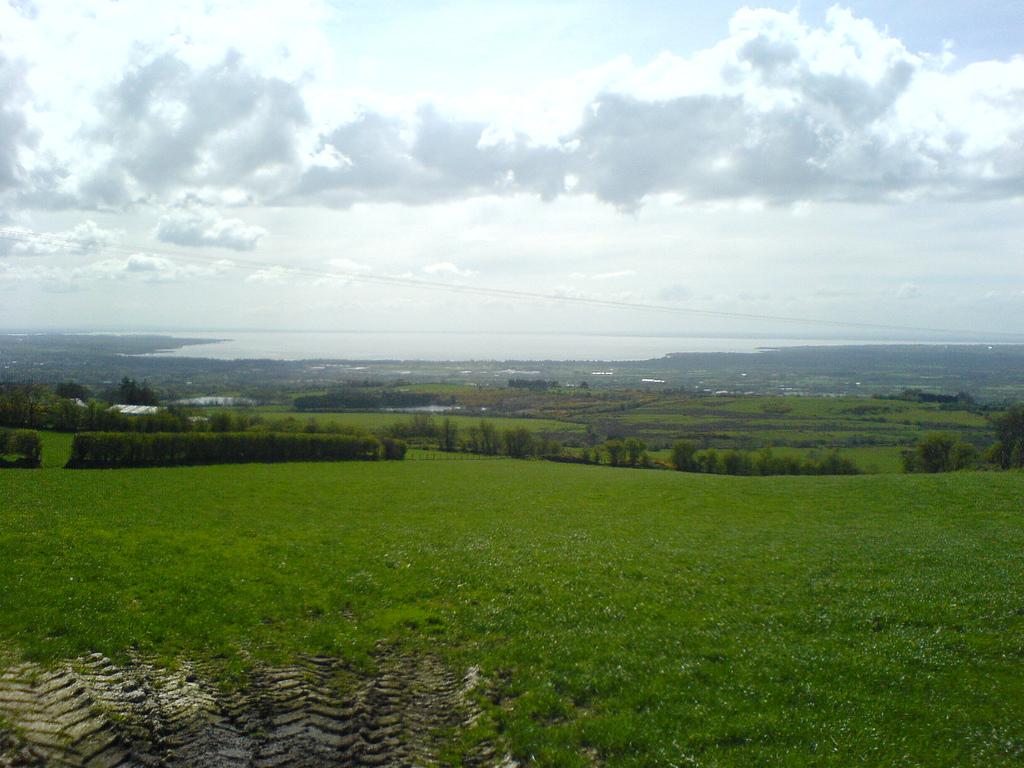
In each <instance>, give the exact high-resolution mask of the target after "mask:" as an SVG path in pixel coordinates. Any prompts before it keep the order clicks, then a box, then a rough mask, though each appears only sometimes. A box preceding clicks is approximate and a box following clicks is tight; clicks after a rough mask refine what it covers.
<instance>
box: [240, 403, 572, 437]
mask: <svg viewBox="0 0 1024 768" xmlns="http://www.w3.org/2000/svg"><path fill="white" fill-rule="evenodd" d="M257 413H259V415H261V416H263V418H264V419H265V420H266V421H267V422H269V423H274V422H275V421H277V420H279V419H285V418H292V419H295V420H297V421H299V422H301V423H305V422H307V421H309V420H311V419H312V420H313V421H316V422H317V423H318V424H339V425H343V426H348V427H362V428H364V429H368V430H380V429H384V428H385V427H388V426H391V425H392V424H405V423H408V422H409V420H410V419H412V417H413V415H414V414H411V413H381V412H377V411H372V412H350V411H346V412H343V413H318V412H309V411H292V410H285V409H277V408H274V407H273V406H269V407H265V408H260V409H259V410H258V411H257ZM417 415H428V416H430V418H432V419H433V420H434V422H435V423H438V424H440V423H441V422H442V421H444V419H451V421H452V423H453V424H455V425H456V426H457V427H458V428H459V429H465V428H468V427H475V426H477V425H478V424H479V423H480V421H481V420H486V421H487V422H488V423H489V424H492V425H494V427H495V428H496V429H515V428H518V427H525V428H526V429H528V430H530V431H531V432H582V431H583V430H585V429H586V427H585V426H584V425H582V424H578V423H575V422H571V421H555V420H554V419H532V418H528V419H524V418H509V417H502V416H489V415H487V414H486V413H482V414H474V415H472V416H470V415H463V414H417Z"/></svg>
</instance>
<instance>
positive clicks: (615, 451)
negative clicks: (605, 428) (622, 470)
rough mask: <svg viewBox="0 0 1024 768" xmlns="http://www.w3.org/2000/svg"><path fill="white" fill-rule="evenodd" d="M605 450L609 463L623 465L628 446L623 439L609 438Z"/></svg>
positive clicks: (616, 465)
mask: <svg viewBox="0 0 1024 768" xmlns="http://www.w3.org/2000/svg"><path fill="white" fill-rule="evenodd" d="M604 452H605V453H606V454H607V455H608V463H609V464H611V465H612V466H613V467H621V466H622V461H623V458H624V456H625V453H626V446H625V444H624V443H623V442H622V441H621V440H607V441H606V442H605V444H604Z"/></svg>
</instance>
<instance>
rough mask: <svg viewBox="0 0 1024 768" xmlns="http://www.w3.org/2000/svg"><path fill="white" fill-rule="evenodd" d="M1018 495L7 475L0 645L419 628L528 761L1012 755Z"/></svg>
mask: <svg viewBox="0 0 1024 768" xmlns="http://www.w3.org/2000/svg"><path fill="white" fill-rule="evenodd" d="M47 440H48V442H47V446H46V450H47V451H48V452H49V451H55V450H60V449H61V445H62V444H61V443H59V442H57V441H56V440H55V439H54V438H52V437H48V438H47ZM54 455H56V454H54ZM48 463H49V464H50V465H51V466H52V465H53V464H55V463H57V462H56V460H53V459H51V460H48ZM1022 494H1024V475H1022V474H1021V473H1019V472H1000V473H996V472H991V473H954V474H948V475H940V476H903V475H875V476H854V477H775V478H744V477H722V476H706V475H690V474H683V473H675V472H647V471H639V470H628V469H611V468H607V467H587V466H576V465H558V464H551V463H546V462H540V461H515V460H492V461H486V462H456V461H452V462H444V461H438V462H416V461H411V462H388V463H379V464H377V463H374V464H364V463H358V462H351V463H340V464H289V465H248V466H237V465H236V466H220V467H195V468H168V469H146V470H115V471H72V470H57V469H42V470H35V471H27V470H26V471H8V472H3V473H0V499H3V505H2V512H0V515H2V526H0V615H2V616H3V622H2V623H0V649H2V652H3V653H6V654H8V655H10V656H23V657H27V658H31V659H36V660H42V661H54V660H58V659H64V658H71V657H75V656H77V655H80V654H83V653H86V652H92V651H99V652H102V653H106V654H110V655H112V656H114V657H117V656H118V655H123V654H124V653H125V652H126V651H127V650H128V649H136V650H138V651H141V652H143V653H146V654H155V655H157V656H160V657H163V658H165V659H168V660H170V659H173V658H175V657H178V656H187V657H193V658H194V657H199V656H202V657H216V658H218V659H220V660H221V662H222V663H223V666H224V670H225V675H226V676H227V679H229V680H230V675H231V671H232V669H235V668H237V667H238V666H239V665H241V664H244V663H245V662H244V659H245V658H246V654H248V655H251V656H252V657H255V658H265V659H271V660H273V659H284V658H288V657H290V656H293V655H294V654H297V653H323V654H338V655H341V656H344V657H346V658H350V659H353V660H355V661H356V662H357V663H363V664H369V663H371V662H370V661H369V658H370V655H369V654H370V652H371V651H372V648H373V647H374V645H375V644H376V643H377V642H378V641H381V640H384V641H388V642H394V643H398V644H400V645H402V646H404V647H408V648H410V649H416V648H423V649H431V650H433V651H434V652H436V653H439V654H441V655H443V656H445V657H447V658H449V659H450V660H451V661H452V663H453V664H456V665H461V666H462V668H465V667H466V666H468V665H470V664H476V665H479V666H480V667H481V669H482V670H483V674H484V675H485V677H486V679H487V680H488V684H489V686H490V689H491V697H490V698H489V699H488V702H487V704H486V706H487V712H486V716H485V717H484V718H482V719H481V720H480V721H479V723H478V725H477V726H476V729H475V731H473V732H471V733H470V734H469V737H470V738H477V737H479V738H485V737H491V736H494V735H495V734H496V735H497V736H498V737H499V739H501V741H502V742H503V743H504V744H505V745H506V746H507V747H508V749H509V750H510V751H511V753H512V755H513V756H515V757H516V758H517V759H519V760H521V761H523V762H529V763H532V764H537V765H544V766H572V765H591V764H595V763H603V764H607V765H617V766H618V765H622V766H651V765H665V766H670V765H675V766H684V765H704V766H726V765H728V766H733V765H736V766H751V765H766V766H767V765H772V766H774V765H792V766H803V765H837V766H838V765H844V766H845V765H895V764H899V765H920V766H940V765H948V766H954V765H955V766H972V765H973V766H997V765H1019V764H1020V763H1021V761H1022V759H1024V677H1022V676H1021V674H1020V670H1021V668H1022V664H1024V517H1022V515H1021V503H1020V499H1021V497H1022Z"/></svg>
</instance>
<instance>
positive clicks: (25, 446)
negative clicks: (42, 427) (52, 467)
mask: <svg viewBox="0 0 1024 768" xmlns="http://www.w3.org/2000/svg"><path fill="white" fill-rule="evenodd" d="M5 456H14V459H13V460H6V459H4V458H3V457H5ZM42 463H43V441H42V440H40V439H39V433H38V432H33V431H31V430H28V429H13V430H9V429H0V466H8V467H26V468H35V467H39V466H42Z"/></svg>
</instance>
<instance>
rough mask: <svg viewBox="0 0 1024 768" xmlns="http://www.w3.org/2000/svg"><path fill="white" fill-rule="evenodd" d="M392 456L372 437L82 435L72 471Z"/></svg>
mask: <svg viewBox="0 0 1024 768" xmlns="http://www.w3.org/2000/svg"><path fill="white" fill-rule="evenodd" d="M391 443H392V445H391V448H390V452H391V455H390V456H389V455H388V454H387V451H388V450H389V449H386V448H385V447H384V446H383V445H382V443H381V442H380V441H379V440H378V439H377V438H375V437H373V436H371V435H319V434H305V433H298V434H284V433H275V432H187V433H181V432H177V433H175V432H168V433H159V432H158V433H150V434H142V433H137V432H82V433H79V434H77V435H75V439H74V441H73V442H72V444H71V459H70V461H68V463H67V466H68V467H70V468H94V469H97V468H106V469H112V468H115V467H166V466H179V465H189V464H238V463H248V462H279V461H374V460H376V459H380V458H402V457H403V456H404V455H405V444H404V443H401V441H391Z"/></svg>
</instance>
